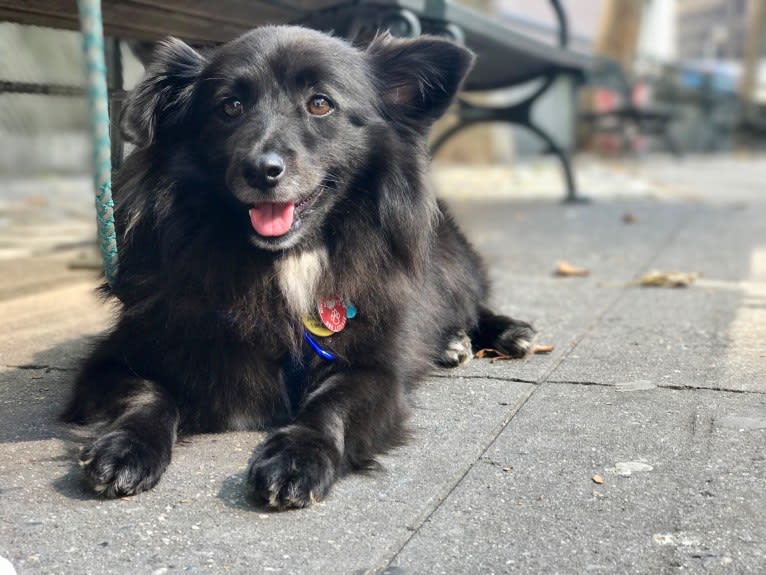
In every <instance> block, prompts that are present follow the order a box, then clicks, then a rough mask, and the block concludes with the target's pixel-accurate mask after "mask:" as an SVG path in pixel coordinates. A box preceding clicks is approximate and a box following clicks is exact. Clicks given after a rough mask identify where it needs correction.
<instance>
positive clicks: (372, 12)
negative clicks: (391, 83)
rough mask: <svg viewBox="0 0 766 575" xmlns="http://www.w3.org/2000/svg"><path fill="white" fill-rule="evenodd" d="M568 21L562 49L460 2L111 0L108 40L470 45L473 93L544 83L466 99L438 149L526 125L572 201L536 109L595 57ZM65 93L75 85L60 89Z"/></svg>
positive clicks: (115, 76)
mask: <svg viewBox="0 0 766 575" xmlns="http://www.w3.org/2000/svg"><path fill="white" fill-rule="evenodd" d="M550 4H551V6H552V9H553V10H554V12H555V14H556V16H557V19H558V23H559V35H558V36H559V45H558V46H554V45H550V44H546V43H545V42H542V41H540V40H537V39H535V38H532V37H529V36H526V35H524V34H522V33H519V32H517V31H514V30H512V29H510V28H509V27H507V26H504V25H503V24H502V23H500V22H499V21H497V20H496V19H493V18H491V17H490V16H488V15H485V14H481V13H479V12H477V11H475V10H472V9H470V8H468V7H466V6H463V5H460V4H457V3H456V2H453V1H451V0H345V1H344V0H275V1H264V0H253V1H247V0H217V1H216V2H208V1H206V0H103V2H102V10H103V22H104V31H105V34H106V35H107V36H109V37H111V38H124V39H136V40H146V41H153V40H156V39H158V38H161V37H163V36H167V35H174V36H178V37H180V38H183V39H184V40H187V41H190V42H196V43H217V42H224V41H226V40H229V39H231V38H233V37H235V36H237V35H239V34H241V33H243V32H245V31H247V30H249V29H250V28H253V27H255V26H258V25H263V24H275V23H296V24H303V25H306V26H310V27H313V28H317V29H321V30H328V31H334V32H335V33H336V34H340V35H344V36H346V37H349V38H359V37H364V36H365V35H366V34H371V33H373V32H374V31H375V30H377V29H388V30H390V31H391V33H392V34H394V35H396V36H417V35H419V34H421V33H430V34H438V35H444V36H448V37H451V38H453V39H454V40H456V41H458V42H463V43H464V44H465V45H466V46H467V47H469V48H471V49H472V50H473V51H474V52H475V53H476V54H477V56H478V58H477V61H476V65H475V67H474V69H473V71H472V72H471V74H470V75H469V77H468V79H467V81H466V83H465V86H464V90H465V91H466V92H467V93H471V92H487V91H493V90H499V89H505V88H510V87H514V86H519V85H521V84H525V83H528V82H533V81H538V82H539V86H537V87H536V88H535V89H534V91H533V92H532V93H531V95H529V96H527V97H526V98H524V99H522V100H521V101H519V102H516V103H514V104H511V105H504V106H496V107H492V106H486V105H479V104H476V103H472V102H469V101H467V100H466V99H463V98H461V99H460V101H459V103H458V107H457V111H458V123H457V124H456V125H455V126H453V127H452V128H451V129H449V130H448V131H446V132H445V133H444V134H442V135H441V136H440V137H439V138H438V139H437V140H436V142H434V146H433V148H434V150H436V149H438V148H439V146H441V145H442V144H443V143H444V142H445V141H446V140H447V139H448V138H450V137H451V136H453V135H454V134H455V133H456V132H458V131H460V130H462V129H463V128H466V127H467V126H470V125H473V124H477V123H484V122H510V123H514V124H517V125H520V126H523V127H525V128H527V129H529V130H531V131H532V132H533V133H535V134H537V135H538V136H539V137H540V138H542V140H544V141H545V142H546V143H547V145H548V148H549V151H550V152H552V153H553V154H555V155H556V156H557V157H558V159H559V160H560V161H561V165H562V168H563V170H564V176H565V179H566V186H567V194H566V199H567V200H570V201H572V200H575V199H577V190H576V185H575V179H574V176H573V173H572V168H571V162H570V156H569V152H568V150H567V149H566V148H565V146H563V145H561V144H559V143H557V142H556V141H555V140H554V138H553V137H552V136H551V135H550V134H549V133H548V132H547V131H546V130H544V129H543V128H542V127H540V126H539V125H537V124H536V123H535V122H534V121H533V119H532V114H531V111H532V107H533V105H534V104H535V102H536V101H537V100H538V99H539V98H540V97H541V96H542V95H543V94H545V93H546V92H547V91H548V89H549V88H550V87H551V85H552V84H553V82H554V81H555V80H556V79H557V78H558V77H560V76H562V75H566V76H570V77H572V78H574V79H575V80H576V81H578V80H580V79H582V78H583V77H584V73H585V72H586V70H587V69H588V67H589V59H588V58H587V57H585V56H581V55H578V54H576V53H574V52H572V51H570V50H568V49H567V43H568V28H567V20H566V15H565V13H564V10H563V8H562V6H561V3H560V2H559V0H550ZM0 20H9V21H15V22H19V23H22V24H33V25H39V26H51V27H56V28H72V29H75V28H78V27H79V24H78V16H77V8H76V5H75V2H74V0H70V1H61V0H24V1H13V0H0ZM116 42H117V40H111V41H108V42H107V45H106V48H107V64H108V70H109V74H108V76H109V88H110V93H111V94H112V106H111V108H112V109H111V116H112V122H113V123H112V127H113V129H112V153H113V159H114V163H115V165H118V164H119V159H120V157H121V148H122V146H121V143H120V140H119V131H118V130H117V129H115V128H116V123H115V122H116V119H117V116H118V115H119V114H118V112H119V105H120V100H121V93H122V88H123V86H122V74H121V65H120V59H119V50H117V49H116ZM30 88H31V89H38V90H39V91H40V92H42V93H45V90H44V89H43V88H42V87H38V88H35V87H30V86H23V87H18V86H16V87H14V86H13V85H12V84H11V83H4V84H2V85H0V90H2V91H6V92H7V91H28V90H29V89H30ZM54 88H55V89H57V90H59V91H64V92H65V91H66V89H67V87H54Z"/></svg>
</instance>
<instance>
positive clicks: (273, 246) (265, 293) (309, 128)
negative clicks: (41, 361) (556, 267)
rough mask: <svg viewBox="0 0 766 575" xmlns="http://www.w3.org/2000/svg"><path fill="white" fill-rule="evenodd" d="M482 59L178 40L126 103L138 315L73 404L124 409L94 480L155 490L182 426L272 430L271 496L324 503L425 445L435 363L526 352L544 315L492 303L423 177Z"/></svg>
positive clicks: (114, 419) (124, 259)
mask: <svg viewBox="0 0 766 575" xmlns="http://www.w3.org/2000/svg"><path fill="white" fill-rule="evenodd" d="M471 62H472V55H471V54H470V52H468V51H467V50H465V49H464V48H462V47H460V46H458V45H455V44H452V43H450V42H448V41H446V40H441V39H438V38H429V37H422V38H419V39H416V40H397V39H393V38H391V37H389V36H387V35H382V36H379V37H377V38H376V39H375V40H373V41H372V42H371V43H370V44H369V46H368V47H367V48H366V49H365V50H360V49H357V48H354V47H352V46H351V45H349V44H347V43H346V42H344V41H342V40H339V39H336V38H332V37H329V36H326V35H324V34H321V33H318V32H314V31H310V30H306V29H302V28H297V27H265V28H261V29H258V30H255V31H253V32H251V33H249V34H246V35H245V36H242V37H241V38H239V39H237V40H234V41H233V42H231V43H229V44H226V45H224V46H222V47H220V48H218V49H216V50H215V51H213V52H211V53H210V54H208V55H205V56H203V55H201V54H200V53H198V52H197V51H195V50H193V49H192V48H190V47H189V46H187V45H186V44H184V43H183V42H180V41H178V40H174V39H170V40H168V41H166V42H164V43H163V44H161V45H160V47H159V49H158V50H157V52H156V55H155V61H154V63H153V64H152V65H151V66H150V67H149V69H148V71H147V74H146V77H145V78H144V79H143V81H142V82H141V83H140V84H139V85H138V87H137V88H136V89H135V90H134V91H133V92H132V93H131V95H130V96H129V98H128V100H127V102H126V106H125V109H124V116H123V126H122V127H123V131H124V132H125V135H126V137H127V138H128V139H129V140H131V141H132V142H133V143H134V144H136V146H137V149H136V151H134V152H133V153H132V154H131V155H130V157H129V158H128V159H127V161H126V163H125V165H124V167H123V168H122V170H121V171H120V174H119V176H118V178H117V181H116V183H115V190H114V197H115V204H116V219H117V231H118V240H119V246H120V250H121V251H120V258H121V259H120V268H119V273H118V277H117V279H116V282H115V284H114V286H113V293H114V295H116V296H117V297H118V298H119V299H120V300H121V302H122V308H121V314H120V317H119V321H118V323H117V326H116V327H115V328H114V330H113V331H112V332H111V333H109V335H108V336H107V337H106V338H105V340H104V341H102V342H101V343H100V344H99V345H98V346H97V348H96V349H95V350H94V352H93V353H92V355H91V356H90V357H89V358H88V360H87V361H86V362H85V364H84V366H83V368H82V371H81V373H80V375H79V377H78V379H77V382H76V387H75V392H74V397H73V398H72V400H71V403H70V405H69V407H68V408H67V410H66V413H65V414H64V418H65V419H66V420H67V421H72V422H77V423H87V422H104V423H105V424H106V430H105V432H104V433H103V434H102V435H100V436H99V437H98V438H97V439H96V440H95V441H94V442H93V443H91V444H90V445H89V446H88V447H86V448H85V449H84V450H83V452H82V454H81V456H80V463H81V465H82V467H83V468H84V471H85V474H86V476H87V477H88V479H89V481H90V482H91V484H92V485H93V488H94V489H95V491H97V492H99V493H103V494H105V495H107V496H120V495H129V494H134V493H138V492H140V491H143V490H146V489H149V488H151V487H152V486H154V485H155V484H156V483H157V481H158V480H159V478H160V476H161V475H162V473H163V471H164V470H165V468H166V467H167V465H168V463H169V462H170V456H171V450H172V446H173V443H174V441H175V439H176V435H177V434H178V433H191V432H198V431H206V432H210V431H223V430H226V429H269V430H271V431H270V435H268V437H267V438H266V440H265V441H264V442H263V443H262V444H261V445H260V446H258V448H257V449H256V450H255V453H254V455H253V457H252V459H251V461H250V464H249V471H248V482H249V487H250V489H251V491H252V494H253V495H254V497H255V499H256V501H257V502H260V503H261V504H265V505H268V506H271V507H274V508H279V509H282V508H289V507H304V506H306V505H309V504H310V503H312V502H314V501H318V500H321V499H322V498H323V497H325V496H326V495H327V493H328V491H329V490H330V488H331V486H332V484H333V483H334V482H335V480H336V479H338V478H339V477H341V476H342V475H343V474H345V473H347V472H350V471H353V470H361V469H365V468H369V467H370V466H372V465H374V457H375V455H376V454H378V453H381V452H383V451H385V450H387V449H389V448H391V447H393V446H395V445H397V444H400V443H401V442H402V441H403V440H404V439H405V437H406V433H405V431H404V425H403V423H404V421H405V418H406V416H407V411H408V407H407V401H406V392H407V391H408V390H409V389H410V388H411V387H412V386H413V384H415V383H416V382H417V381H418V380H420V379H421V378H423V377H424V376H425V375H426V374H427V373H428V372H429V370H431V369H432V368H433V366H434V365H442V366H455V365H457V364H459V363H461V362H463V361H465V360H467V358H469V357H470V356H471V341H473V344H474V345H475V346H481V347H493V348H496V349H499V350H502V351H503V352H505V353H508V354H511V355H514V356H521V355H523V354H524V353H525V351H526V350H527V348H528V347H529V344H530V341H531V339H532V337H533V335H534V332H533V330H532V328H531V327H530V326H529V325H528V324H526V323H523V322H519V321H514V320H511V319H510V318H508V317H505V316H498V315H495V314H493V313H492V312H491V311H489V310H488V309H486V308H485V307H483V304H482V302H483V301H485V298H486V296H487V280H486V276H485V273H484V270H483V268H482V265H481V263H480V260H479V258H478V256H477V255H476V254H475V253H474V251H473V250H472V248H471V247H470V245H469V244H468V242H467V241H466V240H465V238H464V237H463V235H462V234H461V233H460V231H459V230H458V229H457V227H456V226H455V224H454V223H453V221H452V219H451V218H450V216H449V214H448V213H447V212H446V210H445V207H444V206H443V205H442V204H441V203H439V202H437V200H436V199H435V197H434V194H433V192H432V191H431V190H430V189H429V187H428V184H427V183H426V179H425V174H426V172H427V169H428V152H427V146H426V137H427V132H428V130H429V127H430V125H431V124H432V122H433V121H434V120H436V119H437V118H438V117H439V116H441V115H442V114H443V112H444V111H445V109H446V108H447V106H448V105H449V104H450V102H451V101H452V99H453V97H454V95H455V93H456V91H457V90H458V88H459V87H460V84H461V81H462V80H463V77H464V76H465V74H466V73H467V71H468V69H469V68H470V66H471ZM469 338H470V339H469Z"/></svg>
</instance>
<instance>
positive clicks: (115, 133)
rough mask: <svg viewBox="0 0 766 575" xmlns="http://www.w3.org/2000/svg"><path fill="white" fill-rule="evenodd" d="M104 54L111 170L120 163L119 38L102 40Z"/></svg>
mask: <svg viewBox="0 0 766 575" xmlns="http://www.w3.org/2000/svg"><path fill="white" fill-rule="evenodd" d="M104 52H105V56H106V80H107V88H108V89H109V138H110V140H111V148H112V171H116V170H118V169H119V168H120V166H121V165H122V156H123V143H122V133H121V132H120V114H121V112H122V101H123V98H124V93H123V79H122V53H121V52H120V40H119V38H114V37H112V38H106V41H105V42H104Z"/></svg>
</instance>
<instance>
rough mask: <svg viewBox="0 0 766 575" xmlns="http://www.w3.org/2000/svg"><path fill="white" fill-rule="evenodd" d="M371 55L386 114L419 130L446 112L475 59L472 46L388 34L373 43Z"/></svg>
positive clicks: (424, 37) (429, 38) (441, 40)
mask: <svg viewBox="0 0 766 575" xmlns="http://www.w3.org/2000/svg"><path fill="white" fill-rule="evenodd" d="M367 55H368V57H369V58H370V60H371V62H372V66H373V70H374V75H375V81H376V82H377V83H378V91H379V93H380V94H381V97H382V100H383V105H384V107H385V110H386V112H387V113H388V114H389V115H390V116H391V117H393V119H395V120H398V121H400V122H402V123H403V124H405V125H407V126H410V127H412V128H415V129H416V130H418V131H424V130H427V129H428V128H429V127H430V125H431V124H432V123H433V122H434V121H435V120H437V119H438V118H439V117H441V115H442V114H444V112H445V111H446V110H447V107H448V106H449V105H450V103H451V102H452V100H453V98H454V97H455V94H457V91H458V90H459V89H460V85H461V84H462V82H463V79H464V78H465V76H466V74H467V73H468V70H470V68H471V65H472V64H473V60H474V56H473V53H472V52H471V51H470V50H467V49H466V48H463V47H462V46H460V45H458V44H455V43H454V42H450V41H449V40H444V39H442V38H438V37H436V36H421V37H419V38H414V39H400V38H393V37H392V36H391V35H390V34H387V33H386V34H381V35H379V36H377V37H376V38H375V39H374V40H373V41H372V42H371V43H370V45H369V46H368V48H367Z"/></svg>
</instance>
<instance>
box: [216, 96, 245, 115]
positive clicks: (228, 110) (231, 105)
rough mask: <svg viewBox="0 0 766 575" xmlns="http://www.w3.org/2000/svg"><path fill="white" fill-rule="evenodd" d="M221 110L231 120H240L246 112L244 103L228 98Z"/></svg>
mask: <svg viewBox="0 0 766 575" xmlns="http://www.w3.org/2000/svg"><path fill="white" fill-rule="evenodd" d="M221 109H222V110H223V113H224V114H226V115H227V116H228V117H229V118H238V117H239V116H241V115H242V113H243V112H244V111H245V107H244V106H243V105H242V102H240V101H239V100H237V99H236V98H227V99H226V100H224V101H223V104H222V106H221Z"/></svg>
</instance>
